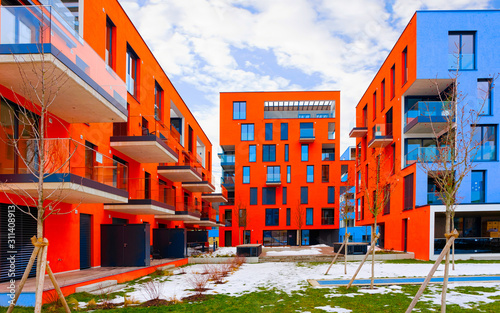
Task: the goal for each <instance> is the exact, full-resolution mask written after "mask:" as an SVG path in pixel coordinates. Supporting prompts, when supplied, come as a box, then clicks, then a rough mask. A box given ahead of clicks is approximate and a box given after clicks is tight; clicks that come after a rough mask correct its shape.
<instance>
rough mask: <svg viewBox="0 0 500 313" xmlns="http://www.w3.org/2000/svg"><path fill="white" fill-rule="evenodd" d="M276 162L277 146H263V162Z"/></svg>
mask: <svg viewBox="0 0 500 313" xmlns="http://www.w3.org/2000/svg"><path fill="white" fill-rule="evenodd" d="M275 161H276V145H263V146H262V162H275Z"/></svg>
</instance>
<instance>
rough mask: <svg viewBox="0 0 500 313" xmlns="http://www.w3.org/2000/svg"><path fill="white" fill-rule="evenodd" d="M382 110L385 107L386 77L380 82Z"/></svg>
mask: <svg viewBox="0 0 500 313" xmlns="http://www.w3.org/2000/svg"><path fill="white" fill-rule="evenodd" d="M380 96H381V99H380V111H383V110H384V109H385V79H384V80H382V82H381V83H380Z"/></svg>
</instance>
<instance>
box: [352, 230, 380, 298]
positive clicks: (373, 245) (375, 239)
mask: <svg viewBox="0 0 500 313" xmlns="http://www.w3.org/2000/svg"><path fill="white" fill-rule="evenodd" d="M379 237H380V234H376V235H375V237H374V238H373V240H372V242H371V244H370V249H369V250H368V251H367V252H366V254H365V257H364V258H363V261H361V264H359V266H358V269H357V270H356V273H354V276H352V278H351V281H350V282H349V284H348V285H347V289H349V288H351V285H352V283H353V282H354V279H356V276H357V275H358V273H359V271H360V270H361V267H363V264H364V263H365V261H366V259H367V258H368V256H369V255H370V253H371V252H372V250H373V249H375V242H377V240H378V238H379Z"/></svg>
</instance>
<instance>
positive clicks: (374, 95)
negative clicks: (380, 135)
mask: <svg viewBox="0 0 500 313" xmlns="http://www.w3.org/2000/svg"><path fill="white" fill-rule="evenodd" d="M372 112H373V113H372V114H373V120H375V118H376V117H377V92H376V91H375V92H374V93H373V109H372Z"/></svg>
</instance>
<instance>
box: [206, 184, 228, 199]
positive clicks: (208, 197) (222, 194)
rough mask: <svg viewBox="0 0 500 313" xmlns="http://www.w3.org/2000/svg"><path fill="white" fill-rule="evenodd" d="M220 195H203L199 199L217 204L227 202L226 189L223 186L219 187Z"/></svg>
mask: <svg viewBox="0 0 500 313" xmlns="http://www.w3.org/2000/svg"><path fill="white" fill-rule="evenodd" d="M221 189H222V192H221V193H204V194H202V195H201V199H202V200H204V201H207V202H218V203H226V202H227V189H226V188H224V186H222V187H221Z"/></svg>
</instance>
